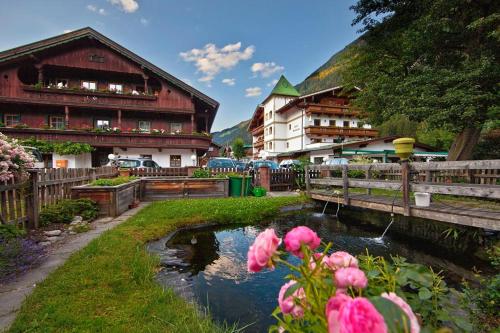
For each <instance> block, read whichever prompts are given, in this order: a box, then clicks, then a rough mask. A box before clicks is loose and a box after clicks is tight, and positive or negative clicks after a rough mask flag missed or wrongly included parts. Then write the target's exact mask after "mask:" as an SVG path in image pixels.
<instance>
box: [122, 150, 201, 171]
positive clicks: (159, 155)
mask: <svg viewBox="0 0 500 333" xmlns="http://www.w3.org/2000/svg"><path fill="white" fill-rule="evenodd" d="M113 153H114V154H115V155H120V157H121V158H139V157H141V155H152V159H153V161H155V162H156V163H158V164H159V165H160V166H161V167H164V168H168V167H170V155H181V166H192V165H193V161H192V160H191V155H193V152H192V151H191V149H162V151H161V152H160V151H159V150H158V149H157V148H128V149H127V150H122V149H121V148H118V147H115V148H113Z"/></svg>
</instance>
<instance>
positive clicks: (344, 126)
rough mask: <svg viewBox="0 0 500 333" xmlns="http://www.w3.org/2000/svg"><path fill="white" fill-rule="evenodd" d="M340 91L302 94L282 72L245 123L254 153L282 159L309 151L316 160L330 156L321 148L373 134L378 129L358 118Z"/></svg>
mask: <svg viewBox="0 0 500 333" xmlns="http://www.w3.org/2000/svg"><path fill="white" fill-rule="evenodd" d="M340 91H341V87H335V88H331V89H326V90H322V91H319V92H316V93H312V94H308V95H302V96H301V95H300V94H299V92H298V91H297V90H296V89H295V88H294V87H293V86H292V85H291V84H290V82H288V80H287V79H286V78H285V77H284V76H281V78H280V80H279V81H278V83H277V84H276V86H275V87H274V89H273V90H272V92H271V94H270V95H269V96H268V97H267V98H266V99H265V100H264V101H263V102H262V103H261V104H259V105H258V106H257V108H256V110H255V112H254V114H253V117H252V120H251V122H250V125H249V127H248V129H249V131H250V132H251V133H252V136H253V152H254V157H255V158H267V159H273V160H283V159H288V158H293V157H296V156H299V155H304V154H308V155H309V156H310V157H311V161H312V162H315V163H318V162H319V160H320V159H322V158H323V157H328V156H329V153H328V152H323V151H321V150H322V148H325V149H326V148H331V147H332V146H333V145H335V144H339V145H340V144H342V143H345V142H352V141H362V140H367V139H372V138H374V137H376V136H377V135H378V133H377V131H376V130H373V129H371V126H370V125H368V124H363V123H362V122H361V121H360V119H359V111H358V110H354V109H352V108H351V107H350V106H349V98H348V97H346V96H344V95H342V96H340V95H339V94H340ZM331 151H332V150H331V149H330V152H331ZM313 152H316V153H313ZM316 155H318V156H316Z"/></svg>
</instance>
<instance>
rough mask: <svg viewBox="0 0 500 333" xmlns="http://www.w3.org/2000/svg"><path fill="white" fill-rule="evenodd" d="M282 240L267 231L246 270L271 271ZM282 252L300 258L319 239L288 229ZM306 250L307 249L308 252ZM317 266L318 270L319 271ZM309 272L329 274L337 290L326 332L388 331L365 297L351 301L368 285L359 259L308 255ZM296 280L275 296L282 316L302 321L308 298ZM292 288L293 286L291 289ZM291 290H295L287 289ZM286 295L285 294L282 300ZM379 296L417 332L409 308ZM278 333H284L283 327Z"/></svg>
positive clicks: (392, 295) (329, 305)
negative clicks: (405, 318) (407, 320)
mask: <svg viewBox="0 0 500 333" xmlns="http://www.w3.org/2000/svg"><path fill="white" fill-rule="evenodd" d="M280 243H281V239H279V238H278V237H277V236H276V233H275V232H274V230H273V229H266V230H265V231H264V232H262V233H260V234H259V235H258V236H257V238H256V239H255V242H254V244H253V245H252V246H250V248H249V250H248V262H247V264H248V270H249V271H250V272H259V271H261V270H262V269H263V268H265V267H270V268H274V264H275V262H276V260H277V259H278V254H279V253H278V247H279V245H280ZM284 243H285V249H286V250H287V251H288V252H290V253H291V254H293V255H295V256H297V257H299V258H303V257H304V255H305V253H303V251H304V250H305V251H309V250H310V252H308V253H311V252H312V251H314V250H316V248H318V247H319V245H320V243H321V239H320V238H319V237H318V235H317V234H316V233H315V232H314V231H313V230H311V229H309V228H307V227H304V226H300V227H296V228H293V229H292V230H290V231H289V232H288V233H287V234H286V235H285V238H284ZM307 249H309V250H307ZM318 265H319V268H318ZM307 267H308V268H309V269H310V270H311V271H314V272H313V274H315V272H316V271H319V272H320V273H319V274H327V275H328V274H332V277H333V281H334V284H335V287H336V291H335V296H333V297H330V299H329V300H328V303H327V304H326V306H325V317H326V320H327V323H328V332H329V333H363V332H370V333H386V332H388V329H387V325H386V323H385V320H384V317H383V316H382V315H381V314H380V313H379V312H378V311H377V309H376V308H375V306H374V305H373V304H372V303H371V302H370V301H369V300H368V299H367V298H364V297H361V296H360V297H355V298H352V297H351V296H349V295H348V291H349V290H350V293H351V295H357V292H356V293H354V289H357V290H358V291H359V292H360V295H361V290H362V289H364V288H366V287H367V285H368V279H367V277H366V275H365V273H364V272H363V271H362V270H361V269H359V267H358V260H357V259H356V258H355V257H354V256H352V255H351V254H349V253H347V252H344V251H337V252H334V253H332V254H331V255H330V256H328V255H326V254H324V253H311V255H310V261H309V265H308V266H307ZM296 284H297V281H295V280H290V281H289V282H287V283H286V284H284V285H283V286H282V287H281V289H280V292H279V295H278V304H279V307H280V310H281V312H282V313H283V314H284V315H291V316H292V317H293V318H302V317H304V313H305V311H306V309H308V308H309V307H310V306H311V305H310V304H309V305H308V302H307V295H306V292H305V290H304V288H303V287H302V286H299V287H298V288H297V286H295V285H296ZM294 286H295V287H294ZM290 288H294V289H295V290H293V292H292V290H290V292H287V291H288V290H289V289H290ZM285 295H287V296H286V297H285ZM381 297H383V298H386V299H388V300H389V301H391V302H393V303H394V304H396V305H397V306H399V307H400V308H401V310H402V311H403V312H404V313H405V314H406V315H407V316H408V319H409V321H410V323H409V324H410V332H411V333H418V332H420V325H419V323H418V320H417V317H416V316H415V314H414V313H413V311H412V309H411V307H410V306H409V305H408V304H407V303H406V302H405V301H404V300H403V299H402V298H400V297H399V296H397V295H396V294H395V293H392V292H391V293H383V294H382V295H381ZM279 331H280V332H285V329H284V328H283V327H280V328H279Z"/></svg>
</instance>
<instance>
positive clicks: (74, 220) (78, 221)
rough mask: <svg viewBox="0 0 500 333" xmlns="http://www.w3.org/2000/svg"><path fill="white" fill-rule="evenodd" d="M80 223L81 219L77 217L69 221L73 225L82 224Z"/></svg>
mask: <svg viewBox="0 0 500 333" xmlns="http://www.w3.org/2000/svg"><path fill="white" fill-rule="evenodd" d="M82 221H83V217H81V216H78V215H77V216H75V217H73V220H72V221H71V223H70V224H71V225H75V224H78V223H82Z"/></svg>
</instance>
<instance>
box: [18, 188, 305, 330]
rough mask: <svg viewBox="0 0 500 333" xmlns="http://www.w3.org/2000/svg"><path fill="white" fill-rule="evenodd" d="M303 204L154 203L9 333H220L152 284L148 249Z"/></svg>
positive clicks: (63, 275) (60, 280) (82, 260)
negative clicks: (194, 228)
mask: <svg viewBox="0 0 500 333" xmlns="http://www.w3.org/2000/svg"><path fill="white" fill-rule="evenodd" d="M303 200H304V199H303V198H298V197H285V198H242V199H239V198H238V199H203V200H175V201H168V202H156V203H153V204H152V205H150V206H149V207H147V208H145V209H143V210H142V211H141V212H139V213H138V214H137V215H135V216H134V217H132V218H131V219H129V220H128V221H126V222H125V223H123V224H121V225H120V226H118V227H116V228H115V229H113V230H110V231H108V232H106V233H104V234H103V235H102V236H100V237H99V238H97V239H95V240H94V241H92V242H91V243H90V244H89V245H88V246H87V247H85V248H84V249H82V250H81V251H79V252H78V253H76V254H75V255H73V256H71V258H70V259H69V260H68V261H67V262H66V263H65V264H64V265H63V266H62V267H61V268H59V269H57V270H56V271H55V272H54V273H53V274H51V275H50V276H49V277H48V278H47V279H46V280H45V281H43V282H42V283H40V284H39V285H38V286H37V287H36V289H35V290H34V292H33V294H32V295H31V296H29V297H28V298H27V300H26V301H25V303H24V304H23V306H22V308H21V310H20V312H19V314H18V316H17V318H16V321H15V322H14V324H13V325H12V327H11V329H10V331H9V332H26V331H31V332H221V331H224V329H223V328H220V327H217V326H216V325H215V324H214V323H213V322H212V321H211V320H210V318H208V317H206V316H203V315H202V314H200V313H199V312H198V311H197V310H196V309H195V307H194V306H192V305H189V304H187V303H186V302H184V301H183V300H182V299H181V298H179V297H178V296H176V295H175V294H174V293H173V292H172V291H171V290H166V291H164V290H162V288H161V287H160V286H159V285H158V284H156V283H155V282H154V275H155V271H156V269H157V267H158V261H157V259H156V258H154V257H152V256H150V255H149V254H148V253H147V252H146V251H145V249H144V243H146V242H147V241H149V240H152V239H156V238H160V237H162V236H163V235H165V234H166V233H168V232H169V231H172V230H174V229H175V228H177V227H179V226H184V225H189V224H197V223H200V222H205V221H207V222H217V223H221V224H222V223H235V222H237V223H255V222H258V221H261V220H264V219H266V218H270V217H273V216H274V215H276V214H277V213H278V211H279V208H280V207H282V206H285V205H289V204H296V203H298V202H301V201H303Z"/></svg>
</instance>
